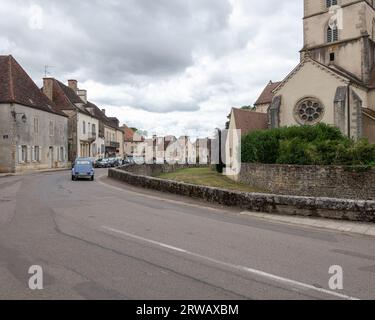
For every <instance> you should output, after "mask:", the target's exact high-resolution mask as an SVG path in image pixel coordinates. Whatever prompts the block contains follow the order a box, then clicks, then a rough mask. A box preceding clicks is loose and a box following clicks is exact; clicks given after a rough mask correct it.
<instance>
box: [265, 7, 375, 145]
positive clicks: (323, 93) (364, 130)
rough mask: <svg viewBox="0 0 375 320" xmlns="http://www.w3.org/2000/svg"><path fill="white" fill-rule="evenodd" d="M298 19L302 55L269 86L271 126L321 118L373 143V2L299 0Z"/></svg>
mask: <svg viewBox="0 0 375 320" xmlns="http://www.w3.org/2000/svg"><path fill="white" fill-rule="evenodd" d="M337 5H338V6H337ZM303 24H304V29H303V32H304V46H303V48H302V50H301V61H300V63H299V64H298V66H297V67H296V68H295V69H294V70H292V72H291V73H290V74H289V75H288V76H287V77H286V78H285V79H284V80H283V81H282V82H281V83H280V84H278V85H277V86H276V88H275V89H274V90H273V91H272V94H273V99H272V103H271V106H270V108H269V110H268V113H269V124H270V127H272V128H277V127H282V126H291V125H314V124H317V123H320V122H324V123H327V124H330V125H334V126H336V127H338V128H339V129H340V130H341V132H342V133H343V134H344V135H346V136H348V137H350V138H353V139H358V138H361V137H366V138H368V139H369V141H370V142H372V143H375V67H374V66H375V7H374V2H373V1H365V0H363V1H354V0H341V1H340V0H338V1H337V0H327V1H316V0H304V19H303Z"/></svg>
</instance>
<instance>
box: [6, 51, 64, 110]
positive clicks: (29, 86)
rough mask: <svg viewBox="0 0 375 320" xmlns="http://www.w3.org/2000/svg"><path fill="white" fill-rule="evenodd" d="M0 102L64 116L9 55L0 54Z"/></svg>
mask: <svg viewBox="0 0 375 320" xmlns="http://www.w3.org/2000/svg"><path fill="white" fill-rule="evenodd" d="M0 103H17V104H20V105H23V106H27V107H30V108H34V109H38V110H42V111H45V112H49V113H54V114H57V115H61V116H66V115H65V114H64V113H62V112H61V111H60V110H59V109H58V108H57V106H56V105H55V104H54V103H53V102H52V101H50V100H49V99H48V98H47V97H46V96H45V95H44V94H43V93H42V92H41V91H40V90H39V88H38V86H37V85H36V84H35V83H34V81H33V80H32V79H31V78H30V76H29V75H28V74H27V73H26V71H25V70H24V69H23V68H22V67H21V65H20V64H19V63H18V62H17V61H16V60H15V59H14V58H13V57H12V56H11V55H9V56H0Z"/></svg>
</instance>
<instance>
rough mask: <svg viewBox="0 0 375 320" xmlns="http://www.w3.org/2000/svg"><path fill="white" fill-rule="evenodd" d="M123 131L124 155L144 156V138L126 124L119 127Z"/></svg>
mask: <svg viewBox="0 0 375 320" xmlns="http://www.w3.org/2000/svg"><path fill="white" fill-rule="evenodd" d="M120 129H121V130H122V132H123V133H124V155H125V157H134V156H136V157H137V156H138V157H144V156H145V144H144V142H145V138H144V137H143V136H142V135H140V134H139V133H138V132H135V131H134V130H133V129H131V128H129V127H128V126H127V125H125V124H124V125H122V126H121V127H120Z"/></svg>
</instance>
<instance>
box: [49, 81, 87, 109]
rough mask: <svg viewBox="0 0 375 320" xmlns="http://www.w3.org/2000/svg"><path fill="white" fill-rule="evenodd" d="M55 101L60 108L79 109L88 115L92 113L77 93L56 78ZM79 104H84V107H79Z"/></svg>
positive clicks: (54, 83)
mask: <svg viewBox="0 0 375 320" xmlns="http://www.w3.org/2000/svg"><path fill="white" fill-rule="evenodd" d="M53 101H54V102H55V104H56V105H57V107H58V108H59V109H60V110H78V111H79V112H82V113H84V114H86V115H90V113H89V112H88V111H87V110H86V109H85V105H84V102H83V101H82V99H81V98H80V97H79V96H78V95H77V93H76V92H75V91H74V90H73V89H72V88H69V87H68V86H67V85H65V84H63V83H62V82H60V81H58V80H56V79H53ZM77 104H82V105H83V107H82V108H79V107H78V106H77Z"/></svg>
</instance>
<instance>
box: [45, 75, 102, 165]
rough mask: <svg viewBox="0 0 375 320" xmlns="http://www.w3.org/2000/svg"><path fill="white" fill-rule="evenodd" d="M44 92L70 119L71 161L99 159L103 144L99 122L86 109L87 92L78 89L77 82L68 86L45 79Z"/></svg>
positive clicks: (74, 81)
mask: <svg viewBox="0 0 375 320" xmlns="http://www.w3.org/2000/svg"><path fill="white" fill-rule="evenodd" d="M42 90H43V93H44V94H45V95H46V96H47V97H48V98H49V99H50V100H52V101H53V102H54V103H55V105H56V106H57V107H58V109H59V110H60V111H61V112H63V113H64V114H66V115H67V116H68V117H69V128H68V141H69V152H68V155H69V161H74V160H75V159H76V158H77V157H93V158H98V157H99V156H100V153H98V150H100V147H99V146H100V145H101V142H102V141H101V139H100V137H99V134H98V132H99V131H98V130H99V120H98V118H97V117H95V116H93V115H92V114H90V112H89V111H88V110H87V109H86V107H87V92H86V91H85V90H79V89H78V87H77V81H76V80H69V81H68V86H66V85H65V84H63V83H62V82H60V81H58V80H56V79H53V78H45V79H43V89H42Z"/></svg>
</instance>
